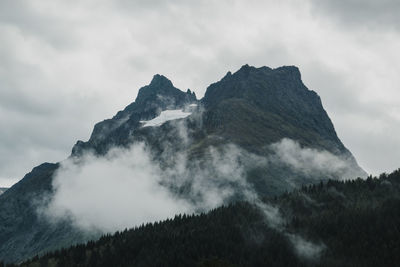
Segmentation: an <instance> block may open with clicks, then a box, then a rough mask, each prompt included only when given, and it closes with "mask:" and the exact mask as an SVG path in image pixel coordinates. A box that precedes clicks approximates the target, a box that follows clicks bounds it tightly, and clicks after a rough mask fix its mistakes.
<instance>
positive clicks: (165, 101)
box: [72, 74, 197, 156]
mask: <svg viewBox="0 0 400 267" xmlns="http://www.w3.org/2000/svg"><path fill="white" fill-rule="evenodd" d="M196 102H197V98H196V94H195V93H194V92H192V91H190V90H189V89H188V90H187V91H186V92H183V91H181V90H179V89H178V88H176V87H174V85H173V84H172V82H171V81H170V80H169V79H168V78H167V77H165V76H163V75H160V74H156V75H154V76H153V79H152V80H151V82H150V84H149V85H146V86H143V87H142V88H140V89H139V92H138V95H137V97H136V100H135V102H133V103H131V104H130V105H128V106H127V107H126V108H125V109H124V110H122V111H119V112H118V113H117V114H116V115H115V116H114V117H113V118H111V119H107V120H104V121H102V122H99V123H97V124H96V125H95V126H94V129H93V132H92V134H91V136H90V139H89V140H88V141H87V142H83V141H78V142H77V143H76V144H75V145H74V147H73V148H72V155H73V156H76V155H80V154H81V153H82V152H83V151H84V150H87V149H91V150H94V151H96V152H98V153H105V152H107V150H108V148H109V147H110V146H113V145H121V144H126V143H128V142H129V138H130V136H131V135H132V132H133V131H134V130H136V129H138V128H139V127H140V126H141V123H140V122H141V121H147V120H151V119H153V118H155V117H157V116H158V115H159V114H160V113H161V112H162V111H164V110H176V109H182V108H183V107H185V106H186V105H189V104H191V103H196Z"/></svg>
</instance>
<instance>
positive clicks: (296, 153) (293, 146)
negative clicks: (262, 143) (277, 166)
mask: <svg viewBox="0 0 400 267" xmlns="http://www.w3.org/2000/svg"><path fill="white" fill-rule="evenodd" d="M270 149H271V150H272V151H273V154H272V157H271V160H272V161H275V162H279V163H282V164H284V165H286V166H288V167H290V168H292V169H293V170H295V171H296V172H299V173H302V174H304V175H307V176H310V177H318V178H319V179H321V178H322V177H335V178H337V177H340V179H343V180H344V179H356V178H358V177H365V176H366V174H365V173H363V172H362V171H361V170H359V169H358V168H357V167H356V165H355V164H354V162H353V161H352V160H351V159H350V158H348V157H346V156H345V155H340V156H339V155H334V154H332V153H331V152H329V151H326V150H318V149H315V148H308V147H301V146H300V144H299V143H298V142H297V141H295V140H292V139H289V138H283V139H282V140H281V141H279V142H277V143H274V144H271V145H270Z"/></svg>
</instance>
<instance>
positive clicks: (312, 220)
mask: <svg viewBox="0 0 400 267" xmlns="http://www.w3.org/2000/svg"><path fill="white" fill-rule="evenodd" d="M264 201H265V202H266V203H269V204H270V205H274V206H277V207H279V209H280V211H281V214H282V216H283V217H284V218H285V223H284V227H283V228H284V230H282V229H278V230H276V229H272V228H271V227H269V225H268V223H267V221H266V219H265V217H264V216H263V215H262V213H261V212H260V210H259V209H258V208H257V207H255V206H254V205H252V204H249V203H242V202H241V203H235V204H231V205H229V206H225V207H221V208H218V209H215V210H212V211H210V212H208V213H207V214H199V215H177V216H175V218H173V219H168V220H165V221H163V222H156V223H149V224H145V225H142V226H140V227H136V228H133V229H130V230H125V231H123V232H117V233H115V234H113V235H106V236H103V237H102V238H100V240H98V241H96V242H88V243H87V244H82V245H77V246H73V247H71V248H68V249H62V250H58V251H55V252H51V253H48V254H46V255H43V256H41V257H35V258H32V259H30V260H28V261H26V262H24V263H22V264H21V266H29V267H31V266H400V170H398V171H395V172H393V173H391V174H389V175H386V174H383V175H381V176H380V177H379V178H376V177H375V178H373V177H369V178H368V179H366V180H361V179H357V180H352V181H331V180H330V181H328V182H326V183H320V184H316V185H311V186H304V187H303V188H301V189H299V190H297V191H294V192H291V193H286V194H283V195H282V196H280V197H276V198H272V199H265V200H264ZM290 235H297V236H301V237H303V238H305V239H306V240H308V241H310V242H313V244H318V245H319V246H320V247H321V249H322V250H321V253H320V254H319V256H318V257H317V256H315V257H314V258H309V257H305V256H304V255H302V253H301V252H303V253H304V254H305V255H306V254H307V249H310V247H307V245H304V248H303V250H296V249H295V248H294V245H293V242H290V240H289V236H290ZM299 251H300V252H299ZM0 266H1V267H2V266H4V265H2V264H0ZM7 266H13V265H7Z"/></svg>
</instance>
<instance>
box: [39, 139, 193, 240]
mask: <svg viewBox="0 0 400 267" xmlns="http://www.w3.org/2000/svg"><path fill="white" fill-rule="evenodd" d="M161 177H162V173H161V170H160V169H159V167H158V166H157V164H154V163H153V162H152V161H151V159H150V157H149V153H148V152H147V151H146V149H145V146H144V145H143V144H135V145H133V146H131V147H130V148H129V149H121V148H115V149H112V150H111V151H110V152H109V153H107V155H105V156H103V157H98V156H95V155H93V154H86V155H84V156H83V158H82V159H80V160H79V161H76V160H75V159H73V158H70V159H68V160H65V161H64V162H62V163H61V167H60V169H59V170H58V171H57V173H56V174H55V177H54V180H53V189H54V195H53V196H51V200H50V202H49V203H48V204H47V206H45V208H44V209H43V210H42V212H44V214H45V215H46V216H47V217H48V218H50V219H51V220H55V221H57V220H62V219H66V218H68V219H69V220H71V221H72V223H73V224H74V225H75V226H77V227H79V228H81V229H84V230H99V231H102V232H114V231H117V230H121V229H124V228H130V227H133V226H135V225H140V224H142V223H146V222H152V221H158V220H162V219H166V218H168V217H171V216H173V215H175V214H179V213H191V212H192V208H191V206H190V205H189V203H187V202H186V201H185V200H183V199H177V198H176V197H175V196H173V195H172V194H171V193H170V192H169V191H168V189H167V188H165V187H162V186H160V185H159V183H160V179H161Z"/></svg>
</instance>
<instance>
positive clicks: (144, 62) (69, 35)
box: [0, 0, 400, 186]
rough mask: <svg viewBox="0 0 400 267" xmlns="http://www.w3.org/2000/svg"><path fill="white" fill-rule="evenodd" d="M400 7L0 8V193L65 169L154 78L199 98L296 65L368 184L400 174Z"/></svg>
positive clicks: (101, 2) (7, 4) (46, 0)
mask: <svg viewBox="0 0 400 267" xmlns="http://www.w3.org/2000/svg"><path fill="white" fill-rule="evenodd" d="M398 14H400V1H398V0H379V1H378V0H349V1H335V0H303V1H300V0H297V1H296V0H280V1H272V0H271V1H252V0H243V1H228V0H218V1H217V0H215V1H201V0H197V1H172V0H170V1H161V0H138V1H129V0H113V1H111V0H110V1H106V0H93V1H91V0H87V1H67V0H65V1H55V0H41V1H21V0H2V1H1V2H0V125H1V127H0V186H9V185H11V184H13V183H15V182H16V181H18V180H19V179H21V178H22V177H23V175H24V174H25V173H27V172H28V171H30V170H31V169H32V168H33V167H34V166H36V165H38V164H40V163H42V162H45V161H48V162H57V161H60V160H63V159H65V158H66V157H67V156H68V155H69V153H70V150H71V148H72V146H73V144H74V143H75V142H76V140H78V139H81V140H87V139H88V138H89V136H90V133H91V130H92V128H93V125H94V124H95V123H96V122H98V121H101V120H103V119H105V118H109V117H111V116H113V115H114V114H115V113H116V112H117V111H118V110H121V109H123V108H124V107H125V106H126V105H128V104H129V103H131V102H133V101H134V100H135V98H136V94H137V92H138V89H139V88H140V87H141V86H143V85H146V84H148V83H149V82H150V80H151V78H152V76H153V75H154V74H155V73H160V74H163V75H166V76H167V77H168V78H170V79H171V80H172V82H173V83H174V85H175V86H176V87H178V88H180V89H185V90H186V89H187V88H190V89H192V90H194V91H195V92H196V94H197V96H199V97H202V96H203V94H204V92H205V90H206V88H207V86H208V85H209V84H210V83H212V82H215V81H217V80H219V79H220V78H222V77H223V76H224V74H225V73H226V72H227V71H236V70H237V69H238V68H240V66H241V65H244V64H249V65H254V66H256V67H260V66H264V65H265V66H270V67H278V66H282V65H296V66H298V67H299V68H300V71H301V73H302V79H303V82H304V83H305V84H306V86H307V87H308V88H309V89H311V90H314V91H316V92H317V93H318V94H319V95H320V96H321V98H322V102H323V104H324V107H325V109H326V110H327V112H328V114H329V115H330V117H331V119H332V121H333V123H334V125H335V128H336V130H337V133H338V135H339V137H340V138H341V140H342V141H343V143H344V144H345V145H346V146H347V147H348V148H349V149H350V150H351V152H352V153H353V154H354V155H355V157H356V158H357V160H358V162H359V163H360V165H361V166H362V167H363V168H364V169H365V170H366V171H367V172H368V173H372V174H378V173H380V172H384V171H386V172H390V171H392V170H394V169H396V168H399V167H400V160H399V159H400V52H399V48H400V16H398Z"/></svg>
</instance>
